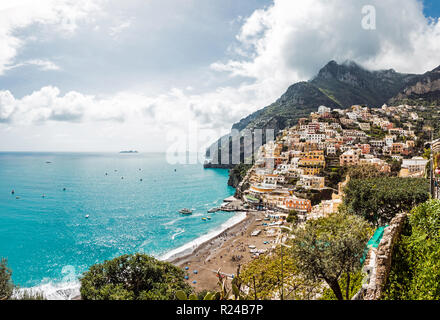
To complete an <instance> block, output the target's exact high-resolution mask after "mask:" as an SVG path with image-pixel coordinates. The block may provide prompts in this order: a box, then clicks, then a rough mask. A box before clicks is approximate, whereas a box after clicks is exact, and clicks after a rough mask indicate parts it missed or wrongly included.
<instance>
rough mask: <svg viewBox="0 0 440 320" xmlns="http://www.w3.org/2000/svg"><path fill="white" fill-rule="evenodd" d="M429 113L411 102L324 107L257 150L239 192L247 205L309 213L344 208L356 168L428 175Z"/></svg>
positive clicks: (314, 214) (281, 214)
mask: <svg viewBox="0 0 440 320" xmlns="http://www.w3.org/2000/svg"><path fill="white" fill-rule="evenodd" d="M424 112H426V107H424V106H409V105H402V106H398V107H390V106H387V105H384V106H382V107H381V108H368V107H364V106H359V105H354V106H352V107H350V108H348V109H346V110H341V109H334V110H332V109H330V108H328V107H326V106H320V107H319V108H318V110H317V112H313V113H311V114H310V116H309V117H308V118H302V119H300V120H299V121H298V124H297V125H296V126H294V127H291V128H289V129H285V130H283V131H282V132H281V133H280V134H279V135H278V136H277V138H276V139H275V141H271V142H269V143H267V144H265V145H264V146H262V147H261V148H260V149H259V151H258V156H257V159H256V161H255V164H254V165H253V166H252V168H251V169H250V170H249V171H248V172H247V175H246V177H245V178H244V179H243V181H242V182H241V184H240V186H239V188H237V190H238V194H239V196H240V197H241V198H242V199H243V200H244V201H245V202H246V203H247V204H248V205H249V206H252V207H254V208H256V209H260V210H263V209H265V210H270V211H272V212H276V213H277V215H278V216H279V217H280V218H281V219H285V218H286V217H287V216H288V214H289V212H291V211H296V212H297V213H298V214H299V216H300V218H302V219H307V218H313V217H321V216H326V215H328V214H330V213H333V212H336V211H337V210H338V208H339V206H340V205H341V203H342V198H343V195H344V194H343V193H344V186H345V185H346V183H347V181H343V179H345V178H343V177H344V176H345V175H344V172H346V170H347V169H348V168H350V167H355V166H361V165H364V164H369V165H374V166H375V167H376V168H377V169H378V170H379V171H381V172H384V173H393V175H395V176H400V177H414V178H415V177H425V175H426V170H425V169H426V167H427V165H428V162H429V160H428V159H426V157H425V158H424V157H423V155H424V153H425V149H424V143H425V142H426V141H427V140H429V137H430V132H431V130H432V128H431V127H429V126H426V122H425V121H424V119H423V117H422V115H423V114H424Z"/></svg>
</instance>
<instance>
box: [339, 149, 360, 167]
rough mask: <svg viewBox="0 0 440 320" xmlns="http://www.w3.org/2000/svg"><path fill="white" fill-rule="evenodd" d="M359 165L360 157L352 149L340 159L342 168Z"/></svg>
mask: <svg viewBox="0 0 440 320" xmlns="http://www.w3.org/2000/svg"><path fill="white" fill-rule="evenodd" d="M358 164H359V155H358V154H357V153H356V152H354V150H353V149H350V150H348V151H346V152H344V153H343V154H341V156H340V157H339V165H340V166H341V167H344V166H357V165H358Z"/></svg>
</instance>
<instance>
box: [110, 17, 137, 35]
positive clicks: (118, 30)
mask: <svg viewBox="0 0 440 320" xmlns="http://www.w3.org/2000/svg"><path fill="white" fill-rule="evenodd" d="M131 25H132V22H131V21H124V22H121V23H120V24H118V25H117V26H114V27H110V33H109V34H110V36H111V37H112V38H116V37H118V35H119V34H120V33H121V32H123V31H124V30H125V29H128V28H130V27H131Z"/></svg>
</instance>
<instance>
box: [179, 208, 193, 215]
mask: <svg viewBox="0 0 440 320" xmlns="http://www.w3.org/2000/svg"><path fill="white" fill-rule="evenodd" d="M179 213H181V214H192V213H193V212H192V210H190V209H187V208H184V209H181V210H179Z"/></svg>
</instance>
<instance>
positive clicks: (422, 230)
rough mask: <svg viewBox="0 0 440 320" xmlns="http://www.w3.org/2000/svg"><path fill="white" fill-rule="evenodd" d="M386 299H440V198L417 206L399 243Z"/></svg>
mask: <svg viewBox="0 0 440 320" xmlns="http://www.w3.org/2000/svg"><path fill="white" fill-rule="evenodd" d="M392 261H393V263H392V266H391V271H390V275H389V278H388V282H387V285H386V287H385V295H384V299H389V300H438V299H440V201H439V200H431V201H428V202H426V203H424V204H422V205H420V206H418V207H417V208H415V209H414V210H413V211H412V213H411V215H410V218H409V223H408V225H407V226H406V229H405V232H404V233H403V235H402V237H401V239H400V240H399V242H398V243H397V244H396V246H395V249H394V252H393V260H392Z"/></svg>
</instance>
